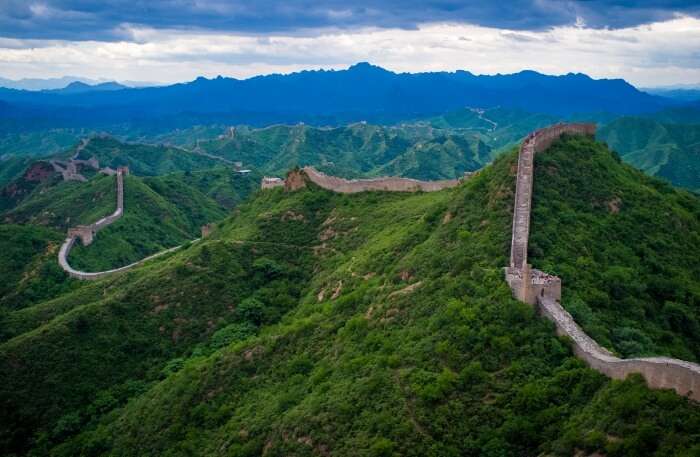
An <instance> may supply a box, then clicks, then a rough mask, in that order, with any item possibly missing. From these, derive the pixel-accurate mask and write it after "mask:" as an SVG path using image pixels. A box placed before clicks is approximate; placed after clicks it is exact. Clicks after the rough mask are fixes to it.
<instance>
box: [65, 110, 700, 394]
mask: <svg viewBox="0 0 700 457" xmlns="http://www.w3.org/2000/svg"><path fill="white" fill-rule="evenodd" d="M595 131H596V126H595V125H594V124H557V125H554V126H551V127H548V128H544V129H541V130H537V131H535V132H533V133H531V134H529V135H528V136H527V137H526V138H525V140H524V141H523V143H522V144H521V146H520V151H519V155H518V170H517V176H516V190H515V204H514V211H513V228H512V238H511V252H510V265H509V266H508V267H506V268H504V273H505V279H506V281H507V283H508V285H509V286H510V287H511V290H512V291H513V296H514V297H515V298H517V299H518V300H520V301H523V302H525V303H528V304H531V305H535V306H537V309H538V311H539V312H540V314H542V315H543V316H545V317H546V318H548V319H549V320H551V321H552V322H554V324H555V326H556V331H557V334H559V335H563V336H567V337H568V338H570V339H571V341H572V345H573V351H574V354H576V356H577V357H579V358H581V359H582V360H584V361H585V362H586V364H588V365H589V366H590V367H591V368H593V369H595V370H597V371H599V372H600V373H603V374H605V375H606V376H608V377H611V378H613V379H625V378H626V377H627V376H628V375H630V374H632V373H639V374H641V375H642V376H643V377H644V379H645V380H646V382H647V385H648V386H649V387H651V388H655V389H673V390H675V391H676V392H677V393H678V394H679V395H685V396H688V397H689V398H691V399H693V400H695V401H700V365H698V364H695V363H692V362H686V361H683V360H679V359H673V358H669V357H644V358H631V359H621V358H619V357H616V356H615V355H613V354H612V353H611V352H610V351H608V350H607V349H605V348H603V347H601V346H600V345H599V344H598V343H597V342H596V341H595V340H593V339H592V338H591V337H590V336H588V335H587V334H586V333H585V332H584V331H583V330H582V329H581V328H580V327H579V326H578V325H577V324H576V322H575V321H574V319H573V317H572V316H571V314H569V313H568V312H567V311H566V310H565V309H564V308H563V307H562V306H561V304H560V301H561V279H560V278H558V277H556V276H553V275H549V274H547V273H545V272H542V271H540V270H535V269H532V268H531V266H530V265H529V264H528V263H527V260H528V259H527V250H528V240H529V234H530V217H531V209H532V191H533V184H534V183H533V179H534V165H535V155H536V154H537V153H541V152H543V151H545V150H546V149H547V148H549V147H550V146H551V145H552V143H553V142H554V141H556V140H557V139H559V138H560V137H561V136H562V135H564V134H572V135H590V136H595ZM127 172H128V170H127V169H122V168H120V169H118V170H117V171H116V182H117V209H116V210H115V212H114V213H113V214H112V215H110V216H107V217H105V218H102V219H100V220H99V221H97V222H95V223H94V224H90V225H86V226H78V227H75V228H72V229H70V230H69V231H68V237H67V238H66V240H65V242H64V243H63V245H62V246H61V249H60V252H59V255H58V261H59V264H60V265H61V267H62V268H63V269H64V270H65V271H66V272H67V273H68V274H69V275H70V276H72V277H74V278H78V279H83V280H90V279H98V278H101V277H104V276H107V275H110V274H112V273H117V272H120V271H125V270H128V269H129V268H132V267H134V266H136V265H139V264H141V263H143V262H145V261H146V260H149V259H152V258H154V257H157V256H159V255H162V254H165V253H168V252H172V251H174V250H176V249H179V248H180V246H176V247H174V248H171V249H167V250H165V251H161V252H159V253H157V254H154V255H152V256H150V257H146V258H145V259H142V260H140V261H138V262H135V263H133V264H130V265H126V266H124V267H121V268H116V269H113V270H108V271H101V272H83V271H77V270H75V269H73V268H71V266H70V265H69V264H68V261H67V258H68V255H69V253H70V250H71V248H72V247H73V245H74V243H75V241H76V239H77V238H78V237H79V238H81V240H82V242H83V244H84V245H87V244H90V243H91V242H92V238H93V236H94V234H95V233H96V232H97V231H99V230H101V229H103V228H104V227H106V226H108V225H109V224H111V223H113V222H114V221H116V220H117V219H118V218H119V217H121V216H122V214H123V212H124V181H123V176H124V174H125V173H127ZM466 177H468V175H465V178H466ZM465 178H462V179H452V180H443V181H419V180H415V179H409V178H398V177H383V178H375V179H351V180H348V179H343V178H338V177H334V176H328V175H326V174H324V173H321V172H319V171H317V170H316V169H315V168H313V167H304V168H303V169H300V170H295V171H292V172H290V173H289V174H288V175H287V178H286V179H280V178H269V177H265V178H263V179H262V182H261V188H262V189H269V188H274V187H284V188H285V189H286V190H295V189H298V188H301V187H304V186H305V185H306V179H308V180H309V181H311V182H313V183H315V184H316V185H318V186H319V187H321V188H324V189H327V190H331V191H335V192H340V193H357V192H365V191H392V192H415V191H424V192H433V191H438V190H442V189H446V188H452V187H455V186H457V185H459V184H460V183H461V182H462V181H463V180H464V179H465ZM209 230H210V228H209V226H206V232H207V233H208V232H209ZM202 233H203V236H204V235H205V228H203V230H202Z"/></svg>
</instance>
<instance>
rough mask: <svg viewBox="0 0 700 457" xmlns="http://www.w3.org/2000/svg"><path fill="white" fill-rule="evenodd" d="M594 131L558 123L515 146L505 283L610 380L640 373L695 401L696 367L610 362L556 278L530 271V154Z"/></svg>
mask: <svg viewBox="0 0 700 457" xmlns="http://www.w3.org/2000/svg"><path fill="white" fill-rule="evenodd" d="M595 130H596V127H595V125H594V124H557V125H554V126H551V127H548V128H544V129H541V130H537V131H536V132H533V133H531V134H530V135H528V136H527V137H526V138H525V140H524V141H523V143H522V145H521V146H520V153H519V155H518V173H517V177H516V186H515V188H516V190H515V208H514V211H513V235H512V239H511V250H510V266H508V267H506V268H504V273H505V279H506V282H507V283H508V285H509V286H510V288H511V290H512V291H513V296H514V297H515V298H517V299H518V300H520V301H522V302H525V303H529V304H531V305H537V308H538V311H539V312H540V314H542V315H543V316H545V317H546V318H548V319H549V320H551V321H552V322H554V324H555V326H556V329H557V334H559V335H563V336H567V337H569V338H570V339H571V341H572V345H573V350H574V354H576V356H577V357H579V358H580V359H582V360H583V361H585V362H586V364H588V366H590V367H591V368H593V369H594V370H597V371H599V372H601V373H603V374H604V375H606V376H609V377H611V378H613V379H625V378H626V377H627V376H628V375H629V374H632V373H639V374H641V375H642V376H643V377H644V379H645V380H646V382H647V385H648V386H649V387H651V388H655V389H673V390H675V391H676V392H677V393H678V394H679V395H685V396H688V397H690V398H692V399H693V400H696V401H700V365H698V364H695V363H691V362H686V361H684V360H679V359H672V358H668V357H648V358H633V359H621V358H619V357H615V355H613V354H612V353H611V352H610V351H608V350H607V349H605V348H603V347H602V346H600V345H599V344H598V343H597V342H596V341H595V340H593V339H592V338H591V337H590V336H588V335H587V334H586V333H585V332H584V331H583V330H582V329H581V327H579V326H578V325H577V324H576V322H575V321H574V319H573V317H571V314H569V313H568V312H567V311H566V310H565V309H564V308H563V307H562V306H561V304H560V301H561V279H560V278H558V277H557V276H553V275H548V274H546V273H544V272H542V271H539V270H534V269H532V268H531V267H530V265H529V264H528V263H527V248H528V238H529V235H530V214H531V206H532V188H533V177H534V173H533V167H534V156H535V154H536V153H540V152H543V151H545V150H546V149H547V148H549V147H550V146H551V145H552V143H554V142H555V141H556V140H557V139H558V138H560V137H561V136H562V135H563V134H580V135H590V136H594V135H595Z"/></svg>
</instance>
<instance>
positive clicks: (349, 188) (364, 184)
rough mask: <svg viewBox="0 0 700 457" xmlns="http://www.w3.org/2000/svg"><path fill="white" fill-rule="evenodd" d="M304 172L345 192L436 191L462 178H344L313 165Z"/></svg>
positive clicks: (313, 180)
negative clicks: (428, 179)
mask: <svg viewBox="0 0 700 457" xmlns="http://www.w3.org/2000/svg"><path fill="white" fill-rule="evenodd" d="M303 171H304V173H305V174H306V176H307V177H308V178H309V180H310V181H311V182H313V183H314V184H316V185H318V186H319V187H322V188H324V189H328V190H332V191H334V192H340V193H345V194H353V193H357V192H366V191H371V190H382V191H389V192H416V191H423V192H435V191H438V190H442V189H447V188H450V187H456V186H458V185H459V183H460V182H462V179H444V180H439V181H420V180H418V179H411V178H399V177H395V176H388V177H382V178H372V179H344V178H338V177H335V176H329V175H327V174H325V173H322V172H320V171H318V170H316V169H315V168H313V167H304V168H303Z"/></svg>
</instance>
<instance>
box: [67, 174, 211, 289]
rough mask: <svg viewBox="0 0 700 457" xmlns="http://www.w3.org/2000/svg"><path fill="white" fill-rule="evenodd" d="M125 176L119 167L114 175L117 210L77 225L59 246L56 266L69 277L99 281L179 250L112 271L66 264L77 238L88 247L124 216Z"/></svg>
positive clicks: (154, 255)
mask: <svg viewBox="0 0 700 457" xmlns="http://www.w3.org/2000/svg"><path fill="white" fill-rule="evenodd" d="M127 174H129V169H128V168H127V167H120V168H118V169H117V171H116V173H115V179H116V186H117V202H116V203H117V208H116V209H115V211H114V212H113V213H112V214H110V215H109V216H105V217H103V218H102V219H100V220H98V221H97V222H95V223H93V224H88V225H78V226H76V227H72V228H70V229H68V236H67V238H66V239H65V241H64V242H63V244H62V245H61V249H60V250H59V251H58V264H59V265H60V266H61V268H62V269H63V271H65V272H66V273H68V275H69V276H70V277H72V278H76V279H81V280H93V279H99V278H102V277H104V276H107V275H111V274H113V273H118V272H120V271H126V270H128V269H130V268H133V267H135V266H137V265H139V264H141V263H143V262H145V261H147V260H150V259H153V258H154V257H158V256H160V255H163V254H167V253H168V252H172V251H175V250H176V249H179V248H180V247H181V246H176V247H174V248H170V249H166V250H164V251H161V252H158V253H156V254H153V255H151V256H148V257H146V258H144V259H141V260H139V261H138V262H134V263H132V264H129V265H125V266H123V267H120V268H114V269H112V270H106V271H95V272H87V271H80V270H76V269H74V268H73V267H71V266H70V264H69V263H68V256H69V255H70V251H71V249H72V248H73V246H74V245H75V242H76V240H77V239H78V238H80V240H81V241H82V243H83V245H84V246H87V245H89V244H90V243H92V240H93V238H94V237H95V234H96V233H97V232H98V231H100V230H102V229H103V228H105V227H107V226H109V225H110V224H113V223H114V222H116V221H117V220H118V219H119V218H120V217H122V215H123V214H124V176H125V175H127ZM210 229H211V227H207V233H208V231H209V230H210Z"/></svg>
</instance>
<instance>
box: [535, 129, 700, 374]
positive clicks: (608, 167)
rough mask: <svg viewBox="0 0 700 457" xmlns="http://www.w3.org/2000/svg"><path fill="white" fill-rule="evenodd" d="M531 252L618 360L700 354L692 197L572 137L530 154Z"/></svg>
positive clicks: (696, 215)
mask: <svg viewBox="0 0 700 457" xmlns="http://www.w3.org/2000/svg"><path fill="white" fill-rule="evenodd" d="M535 183H536V184H535V191H534V195H533V198H534V212H533V224H532V228H531V241H530V255H531V256H532V257H531V260H532V261H533V262H534V264H535V265H539V266H540V267H542V268H543V269H545V270H549V271H552V272H555V273H557V274H558V275H560V276H561V277H562V279H563V284H564V301H563V304H564V306H565V307H566V308H568V309H569V310H570V311H572V313H573V314H574V316H575V317H576V319H577V320H578V321H579V322H580V323H581V324H583V327H584V328H585V329H586V330H587V331H588V332H589V333H590V334H591V335H592V336H594V337H595V338H596V339H597V340H598V341H599V342H600V343H601V344H603V345H605V346H607V347H608V348H610V349H615V350H617V351H618V352H619V353H620V354H622V355H623V356H625V357H628V356H639V355H658V354H670V355H673V356H675V357H678V358H681V359H685V360H695V361H697V360H700V320H699V316H700V281H699V279H700V263H698V259H697V247H698V246H700V199H698V198H697V197H696V196H693V195H691V194H690V193H688V192H684V191H678V190H676V189H674V188H672V187H671V186H670V185H668V184H665V183H663V182H661V181H659V180H656V179H653V178H649V177H647V176H645V175H644V174H642V173H641V172H639V171H637V170H635V169H633V168H632V167H631V166H628V165H622V164H620V163H619V158H616V157H615V156H614V155H613V154H611V153H610V151H608V150H607V148H606V147H605V146H603V145H601V144H596V143H593V142H592V141H590V140H584V139H571V140H569V141H567V142H565V143H560V144H558V145H556V146H555V147H553V148H551V149H549V150H548V151H547V153H546V154H541V155H538V156H537V161H536V165H535Z"/></svg>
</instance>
